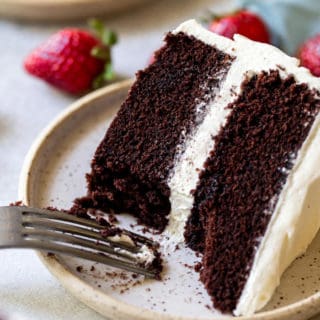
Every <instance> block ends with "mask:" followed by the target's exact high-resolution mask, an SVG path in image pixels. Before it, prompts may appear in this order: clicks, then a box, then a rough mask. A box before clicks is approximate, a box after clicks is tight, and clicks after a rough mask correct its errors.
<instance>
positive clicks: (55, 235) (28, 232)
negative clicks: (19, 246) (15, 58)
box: [23, 228, 132, 260]
mask: <svg viewBox="0 0 320 320" xmlns="http://www.w3.org/2000/svg"><path fill="white" fill-rule="evenodd" d="M23 235H24V236H25V237H26V238H25V239H26V240H28V241H29V240H30V239H32V238H37V239H39V240H41V238H42V239H43V238H45V239H46V240H47V239H48V240H51V241H54V242H61V241H62V242H64V243H67V244H70V245H77V246H81V247H83V248H90V249H93V250H96V251H102V252H104V253H108V254H113V255H115V256H119V257H122V258H128V259H131V260H132V253H131V252H128V251H126V250H124V249H123V250H122V251H119V250H117V249H116V248H114V247H110V246H108V245H106V244H105V243H103V244H99V243H96V242H93V241H90V240H87V239H83V238H78V237H75V236H74V235H72V236H71V235H68V234H63V233H60V232H56V231H50V230H43V229H30V228H27V229H25V230H24V231H23ZM107 243H108V242H107Z"/></svg>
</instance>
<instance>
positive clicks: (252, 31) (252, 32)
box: [209, 10, 270, 43]
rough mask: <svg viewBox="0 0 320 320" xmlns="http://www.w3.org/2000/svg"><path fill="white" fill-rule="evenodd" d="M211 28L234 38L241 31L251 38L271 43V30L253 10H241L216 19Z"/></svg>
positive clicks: (210, 25)
mask: <svg viewBox="0 0 320 320" xmlns="http://www.w3.org/2000/svg"><path fill="white" fill-rule="evenodd" d="M209 30H210V31H212V32H215V33H217V34H220V35H222V36H225V37H227V38H230V39H232V38H233V35H234V34H236V33H239V34H241V35H243V36H245V37H247V38H249V39H251V40H254V41H259V42H266V43H270V35H269V31H268V29H267V27H266V25H265V23H264V22H263V21H262V19H261V18H260V17H259V16H258V15H256V14H255V13H253V12H250V11H248V10H240V11H237V12H235V13H233V14H230V15H226V16H224V17H219V18H217V19H214V20H213V21H212V22H211V23H210V24H209Z"/></svg>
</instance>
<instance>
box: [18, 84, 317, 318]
mask: <svg viewBox="0 0 320 320" xmlns="http://www.w3.org/2000/svg"><path fill="white" fill-rule="evenodd" d="M132 83H133V79H128V80H124V81H121V82H117V83H114V84H111V85H109V86H106V87H104V88H102V89H99V90H96V91H94V92H92V93H89V94H87V95H85V96H84V97H82V98H80V99H78V100H76V101H75V102H73V103H72V104H71V105H69V107H67V108H66V109H65V110H63V111H62V112H61V113H60V114H58V116H56V117H55V118H54V119H53V120H52V121H51V122H50V123H49V124H48V125H47V126H46V127H45V128H44V129H43V130H42V131H41V132H40V134H39V135H38V136H37V138H36V139H35V140H34V142H33V143H32V145H31V147H30V149H29V151H28V153H27V155H26V157H25V160H24V162H23V166H22V170H21V173H20V178H19V186H18V198H19V199H20V200H21V201H22V203H24V204H26V205H29V204H30V176H31V172H32V170H33V166H34V163H35V162H36V161H37V159H38V157H39V156H40V154H41V149H42V147H43V146H44V144H45V142H46V140H47V139H48V138H49V137H50V136H51V135H53V134H54V133H55V131H56V130H58V129H59V126H60V125H62V124H63V123H64V122H65V121H68V119H69V118H70V117H72V115H73V114H75V113H77V112H80V111H81V110H82V109H85V108H88V107H89V106H90V104H91V103H92V102H93V101H95V100H97V99H101V98H103V97H104V96H107V95H112V94H115V93H116V92H118V91H121V90H129V89H130V86H131V85H132ZM37 254H38V256H39V258H40V260H41V262H42V263H43V264H44V265H45V267H46V268H47V269H48V270H49V271H50V273H51V274H52V275H53V276H54V277H55V278H56V279H57V280H58V281H59V283H60V284H61V285H62V286H63V287H64V288H65V289H66V290H67V291H68V292H69V293H71V294H72V295H73V296H74V297H76V298H77V299H78V300H80V301H81V302H82V303H84V304H85V305H87V306H88V307H90V308H91V309H93V310H95V311H97V312H98V313H100V314H101V315H103V316H107V317H109V316H110V318H113V317H115V318H116V319H119V320H120V319H131V320H191V319H193V320H208V318H198V317H197V318H194V317H182V316H175V315H170V314H165V313H160V312H156V311H152V310H149V309H145V308H141V307H138V306H135V305H131V304H129V303H126V302H123V301H121V300H118V299H116V298H113V297H112V296H110V295H108V294H106V293H103V292H102V291H100V290H98V289H96V288H94V287H92V286H90V285H89V284H88V283H86V282H85V281H83V280H81V279H80V278H79V277H77V276H76V275H75V274H73V273H72V272H71V271H69V270H68V269H67V268H66V267H65V266H64V265H63V264H62V263H60V262H59V261H58V259H57V258H56V257H54V256H48V255H47V254H45V253H41V252H38V251H37ZM90 292H91V293H90ZM93 298H94V299H93ZM102 301H103V303H101V302H102ZM319 309H320V292H318V293H315V294H313V295H310V296H308V297H307V298H304V299H301V300H299V301H297V302H294V303H292V304H290V305H287V306H283V307H280V308H277V309H273V310H269V311H264V312H259V313H257V314H254V315H252V316H241V317H234V316H227V317H225V318H223V319H226V320H228V319H229V320H230V319H239V320H262V319H263V320H271V319H276V318H277V319H282V318H289V317H293V316H295V319H305V317H306V316H308V317H311V316H314V315H316V314H317V313H318V312H319ZM107 312H108V313H107ZM128 317H129V318H128ZM221 319H222V318H221V317H219V318H217V317H215V316H213V317H212V318H211V320H221Z"/></svg>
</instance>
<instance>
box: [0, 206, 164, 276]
mask: <svg viewBox="0 0 320 320" xmlns="http://www.w3.org/2000/svg"><path fill="white" fill-rule="evenodd" d="M105 229H106V227H105V226H103V225H100V224H98V223H97V222H96V221H95V220H93V219H85V218H79V217H77V216H74V215H71V214H67V213H64V212H61V211H54V210H47V209H38V208H31V207H25V206H7V207H0V249H7V248H29V249H36V250H40V251H46V252H50V253H58V254H66V255H70V256H75V257H79V258H83V259H86V260H91V261H95V262H100V263H103V264H106V265H109V266H112V267H115V268H120V269H123V270H127V271H130V272H134V273H138V274H142V275H144V276H145V277H147V278H158V276H159V270H158V269H157V268H156V267H154V265H153V262H154V261H155V259H159V255H157V254H154V256H153V257H154V260H153V261H149V263H145V264H141V263H140V261H139V259H138V257H139V255H140V256H141V254H143V253H144V252H145V250H146V248H147V249H148V250H150V251H149V253H151V252H154V250H155V249H154V248H156V247H157V246H158V244H157V243H156V242H154V241H152V240H150V239H148V238H146V237H143V236H141V235H138V234H135V233H133V232H130V231H128V230H124V229H123V230H121V235H125V236H126V238H127V239H128V238H129V239H131V241H119V237H118V238H117V237H111V236H109V237H105V236H103V230H105Z"/></svg>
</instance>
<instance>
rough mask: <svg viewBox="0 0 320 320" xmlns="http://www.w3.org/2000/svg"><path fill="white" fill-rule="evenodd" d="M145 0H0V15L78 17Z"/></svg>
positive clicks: (50, 18)
mask: <svg viewBox="0 0 320 320" xmlns="http://www.w3.org/2000/svg"><path fill="white" fill-rule="evenodd" d="M146 1H147V0H120V1H117V0H1V1H0V16H3V17H8V18H15V19H22V20H30V21H33V22H34V21H43V22H48V21H56V20H66V19H79V18H87V17H93V16H96V15H99V16H101V15H102V14H112V13H115V12H118V11H120V10H125V9H128V8H131V7H132V6H135V5H138V4H141V3H142V2H146Z"/></svg>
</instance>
